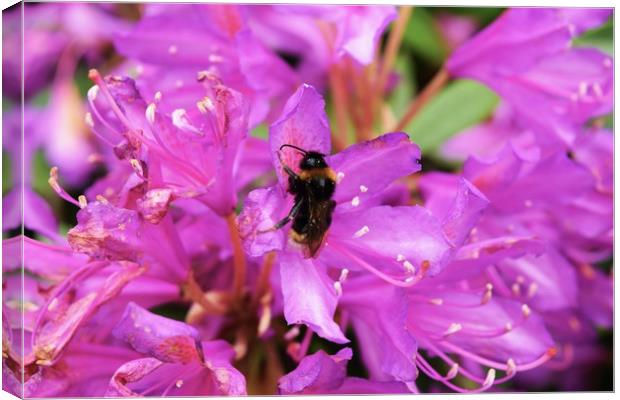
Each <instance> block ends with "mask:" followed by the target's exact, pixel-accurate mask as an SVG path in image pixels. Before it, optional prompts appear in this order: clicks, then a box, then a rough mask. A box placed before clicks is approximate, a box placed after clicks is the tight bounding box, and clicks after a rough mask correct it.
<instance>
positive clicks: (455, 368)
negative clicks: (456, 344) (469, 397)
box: [446, 363, 459, 380]
mask: <svg viewBox="0 0 620 400" xmlns="http://www.w3.org/2000/svg"><path fill="white" fill-rule="evenodd" d="M458 373H459V364H458V363H454V364H452V367H450V371H448V373H447V374H446V379H448V380H451V379H454V377H455V376H457V375H458Z"/></svg>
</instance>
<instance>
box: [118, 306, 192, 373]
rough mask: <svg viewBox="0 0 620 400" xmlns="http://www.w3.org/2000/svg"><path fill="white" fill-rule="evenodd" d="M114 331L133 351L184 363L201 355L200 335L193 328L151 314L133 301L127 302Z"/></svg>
mask: <svg viewBox="0 0 620 400" xmlns="http://www.w3.org/2000/svg"><path fill="white" fill-rule="evenodd" d="M113 333H114V336H115V337H117V338H119V339H121V340H125V341H126V342H128V343H129V344H130V345H131V346H132V347H133V348H134V349H136V351H139V352H140V353H143V354H148V355H150V356H153V357H155V358H157V359H158V360H161V361H164V362H171V363H183V364H187V363H190V362H192V361H195V360H197V359H199V358H202V355H201V354H200V353H199V349H200V347H198V346H200V345H199V340H200V334H199V333H198V331H197V330H196V329H195V328H193V327H192V326H191V325H188V324H185V323H183V322H179V321H175V320H172V319H169V318H165V317H161V316H159V315H155V314H152V313H150V312H148V311H147V310H145V309H144V308H142V307H140V306H138V305H137V304H135V303H133V302H131V303H129V304H128V305H127V308H126V309H125V313H124V314H123V316H122V317H121V320H120V321H119V322H118V324H117V325H116V327H115V328H114V332H113Z"/></svg>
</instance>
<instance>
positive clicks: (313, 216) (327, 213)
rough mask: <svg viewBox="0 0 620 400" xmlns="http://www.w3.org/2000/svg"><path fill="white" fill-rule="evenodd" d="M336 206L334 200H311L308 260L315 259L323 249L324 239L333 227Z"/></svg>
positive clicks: (307, 238)
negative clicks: (333, 214) (330, 227)
mask: <svg viewBox="0 0 620 400" xmlns="http://www.w3.org/2000/svg"><path fill="white" fill-rule="evenodd" d="M335 206H336V202H335V201H333V200H326V201H317V200H315V199H311V200H310V221H309V223H308V232H307V233H306V245H307V253H306V254H305V256H306V258H309V257H314V256H315V254H316V253H317V251H318V250H319V248H320V247H321V243H322V242H323V238H324V237H325V234H326V233H327V230H328V229H329V226H330V225H331V222H332V212H333V210H334V207H335Z"/></svg>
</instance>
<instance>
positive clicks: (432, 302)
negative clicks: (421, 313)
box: [428, 298, 443, 306]
mask: <svg viewBox="0 0 620 400" xmlns="http://www.w3.org/2000/svg"><path fill="white" fill-rule="evenodd" d="M428 302H429V303H431V304H434V305H436V306H440V305H442V304H443V299H440V298H434V299H430V300H429V301H428Z"/></svg>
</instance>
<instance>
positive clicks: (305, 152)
mask: <svg viewBox="0 0 620 400" xmlns="http://www.w3.org/2000/svg"><path fill="white" fill-rule="evenodd" d="M283 147H291V148H293V149H295V150H297V151H300V152H301V153H302V154H304V155H305V154H307V153H308V152H307V151H306V150H304V149H301V148H299V147H297V146H293V145H292V144H283V145H282V146H280V150H282V148H283Z"/></svg>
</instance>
